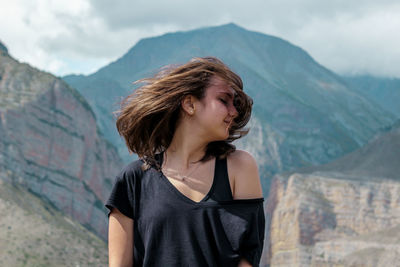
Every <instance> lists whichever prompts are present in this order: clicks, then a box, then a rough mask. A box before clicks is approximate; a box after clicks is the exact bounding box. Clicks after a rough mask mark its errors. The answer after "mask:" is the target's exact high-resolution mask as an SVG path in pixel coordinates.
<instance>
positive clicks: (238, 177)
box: [228, 150, 263, 199]
mask: <svg viewBox="0 0 400 267" xmlns="http://www.w3.org/2000/svg"><path fill="white" fill-rule="evenodd" d="M228 173H229V176H231V175H232V176H233V181H234V191H233V192H232V193H233V198H234V199H248V198H261V197H263V193H262V187H261V181H260V176H259V174H258V167H257V162H256V160H255V159H254V157H253V156H252V155H251V154H250V153H248V152H246V151H243V150H236V151H235V152H233V153H232V154H230V155H229V156H228Z"/></svg>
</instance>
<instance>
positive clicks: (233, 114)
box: [229, 105, 239, 118]
mask: <svg viewBox="0 0 400 267" xmlns="http://www.w3.org/2000/svg"><path fill="white" fill-rule="evenodd" d="M229 115H230V116H231V117H232V118H236V117H237V116H238V115H239V112H238V111H237V110H236V107H235V106H234V105H231V107H230V109H229Z"/></svg>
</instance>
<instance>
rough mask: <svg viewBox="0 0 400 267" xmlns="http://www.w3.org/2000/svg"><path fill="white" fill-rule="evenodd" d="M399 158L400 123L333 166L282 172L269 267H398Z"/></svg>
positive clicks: (270, 208)
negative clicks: (288, 172) (283, 173)
mask: <svg viewBox="0 0 400 267" xmlns="http://www.w3.org/2000/svg"><path fill="white" fill-rule="evenodd" d="M383 154H385V155H386V157H381V155H383ZM382 158H384V161H382ZM399 159H400V127H398V126H397V127H395V129H392V130H391V131H389V132H388V133H386V134H384V135H381V136H379V137H378V138H376V139H375V140H373V141H371V142H370V143H369V144H368V145H366V146H365V147H363V148H362V149H360V150H358V151H355V152H354V153H352V154H350V155H348V156H346V157H344V158H342V159H339V160H337V161H335V162H333V163H331V164H327V165H326V166H322V167H317V168H313V169H308V170H302V171H298V172H295V173H291V174H286V175H277V176H276V177H275V178H274V180H273V182H272V185H271V191H270V196H269V198H268V201H267V207H266V214H267V216H266V217H267V220H266V221H267V229H269V231H267V236H266V243H265V250H264V258H263V262H264V264H270V265H271V266H400V231H399V230H400V177H399V175H398V172H397V173H396V172H395V171H394V170H397V168H398V165H399V163H400V161H399ZM351 166H353V167H351ZM372 169H374V171H372ZM370 170H371V171H370ZM380 170H381V171H380ZM368 173H369V174H368ZM396 264H397V265H396Z"/></svg>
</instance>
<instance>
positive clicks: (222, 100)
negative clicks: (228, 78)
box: [219, 98, 228, 104]
mask: <svg viewBox="0 0 400 267" xmlns="http://www.w3.org/2000/svg"><path fill="white" fill-rule="evenodd" d="M219 100H220V101H221V102H222V103H224V104H228V101H226V100H225V99H223V98H220V99H219Z"/></svg>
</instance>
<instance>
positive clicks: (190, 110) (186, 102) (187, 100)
mask: <svg viewBox="0 0 400 267" xmlns="http://www.w3.org/2000/svg"><path fill="white" fill-rule="evenodd" d="M194 103H195V98H194V96H192V95H187V96H185V97H184V98H183V99H182V101H181V106H182V109H183V111H184V112H185V113H187V114H189V115H190V116H191V115H193V114H194V112H195V104H194Z"/></svg>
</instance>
